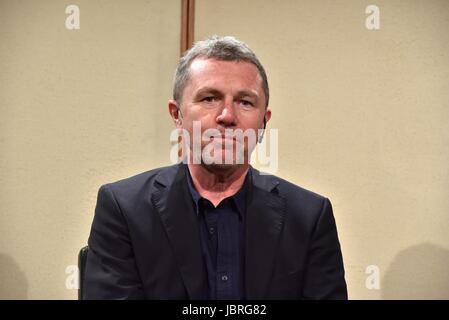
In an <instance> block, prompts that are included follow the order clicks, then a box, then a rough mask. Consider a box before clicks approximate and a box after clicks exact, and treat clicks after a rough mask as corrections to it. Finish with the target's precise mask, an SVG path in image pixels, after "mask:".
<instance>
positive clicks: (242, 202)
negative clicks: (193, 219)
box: [186, 166, 251, 216]
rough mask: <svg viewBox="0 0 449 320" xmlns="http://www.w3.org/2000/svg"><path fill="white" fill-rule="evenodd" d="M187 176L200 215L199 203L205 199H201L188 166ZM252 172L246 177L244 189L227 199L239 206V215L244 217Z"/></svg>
mask: <svg viewBox="0 0 449 320" xmlns="http://www.w3.org/2000/svg"><path fill="white" fill-rule="evenodd" d="M186 171H187V173H186V175H187V185H188V187H189V191H190V194H191V196H192V200H193V202H194V205H195V211H196V214H197V215H198V214H199V208H200V206H199V201H200V200H201V199H203V197H201V195H200V194H199V193H198V191H197V190H196V188H195V186H194V184H193V180H192V176H191V175H190V170H189V168H188V166H186ZM250 171H251V170H248V172H247V174H246V176H245V181H244V182H243V185H242V187H241V188H240V190H239V191H237V192H236V193H235V194H234V195H232V196H230V197H228V198H227V199H229V198H231V199H232V200H233V201H234V203H235V205H236V206H237V210H238V211H239V214H240V215H241V216H242V215H243V213H244V212H245V210H246V195H247V194H248V188H249V180H250V175H251V173H250Z"/></svg>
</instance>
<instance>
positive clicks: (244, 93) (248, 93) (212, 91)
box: [195, 87, 259, 99]
mask: <svg viewBox="0 0 449 320" xmlns="http://www.w3.org/2000/svg"><path fill="white" fill-rule="evenodd" d="M204 94H215V95H223V93H222V92H221V91H220V90H217V89H215V88H213V87H203V88H200V89H199V90H198V91H197V92H196V93H195V97H198V96H200V95H204ZM236 96H238V97H252V98H255V99H258V98H259V94H258V93H257V92H254V91H251V90H240V91H237V94H236Z"/></svg>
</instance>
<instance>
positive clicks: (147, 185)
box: [101, 165, 178, 199]
mask: <svg viewBox="0 0 449 320" xmlns="http://www.w3.org/2000/svg"><path fill="white" fill-rule="evenodd" d="M177 169H178V166H177V165H172V166H166V167H160V168H155V169H152V170H148V171H145V172H142V173H139V174H136V175H134V176H131V177H128V178H125V179H121V180H118V181H115V182H111V183H107V184H105V185H103V186H102V187H101V188H104V187H107V188H108V189H110V190H111V191H112V193H113V194H114V195H115V196H117V197H120V198H122V197H123V198H125V199H132V198H133V197H136V196H140V195H141V194H142V192H148V190H150V189H151V188H152V186H153V183H154V180H155V178H156V177H158V176H160V175H167V174H174V173H175V172H176V171H177Z"/></svg>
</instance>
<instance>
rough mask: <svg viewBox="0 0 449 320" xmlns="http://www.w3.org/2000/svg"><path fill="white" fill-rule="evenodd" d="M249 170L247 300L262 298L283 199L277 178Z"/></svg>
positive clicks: (283, 204)
mask: <svg viewBox="0 0 449 320" xmlns="http://www.w3.org/2000/svg"><path fill="white" fill-rule="evenodd" d="M250 170H251V176H252V177H251V178H252V182H253V183H252V186H251V189H250V192H249V197H248V205H247V212H246V260H245V279H246V298H247V299H264V298H265V297H266V294H267V290H268V285H269V284H270V280H271V278H272V274H273V267H274V259H275V254H276V247H277V244H278V243H279V236H280V233H281V230H282V227H283V224H284V215H285V199H284V198H282V197H280V196H279V195H278V194H277V185H278V184H279V181H277V179H276V178H274V177H273V176H271V175H262V174H260V172H259V171H258V170H256V169H253V168H251V169H250Z"/></svg>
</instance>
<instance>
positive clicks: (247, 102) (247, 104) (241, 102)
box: [240, 100, 253, 107]
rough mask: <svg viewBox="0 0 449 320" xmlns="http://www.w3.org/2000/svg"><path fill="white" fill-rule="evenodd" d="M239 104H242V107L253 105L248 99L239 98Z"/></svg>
mask: <svg viewBox="0 0 449 320" xmlns="http://www.w3.org/2000/svg"><path fill="white" fill-rule="evenodd" d="M240 104H241V105H242V106H244V107H250V106H252V105H253V104H252V103H251V102H250V101H248V100H240Z"/></svg>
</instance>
